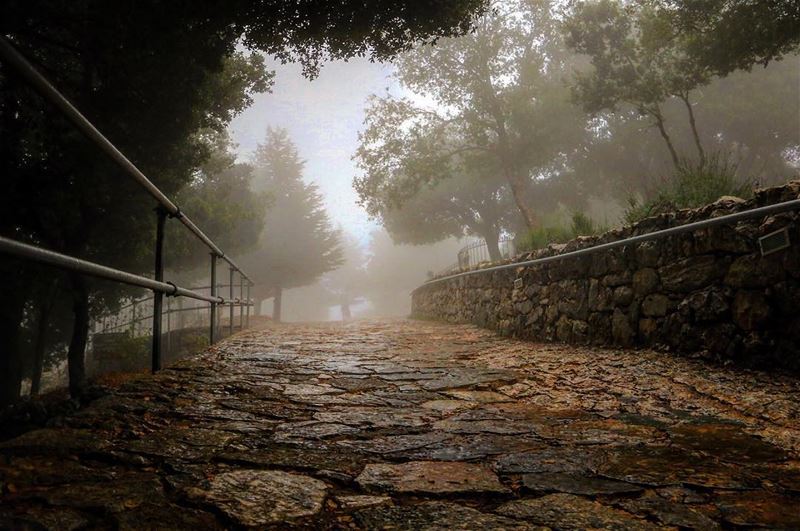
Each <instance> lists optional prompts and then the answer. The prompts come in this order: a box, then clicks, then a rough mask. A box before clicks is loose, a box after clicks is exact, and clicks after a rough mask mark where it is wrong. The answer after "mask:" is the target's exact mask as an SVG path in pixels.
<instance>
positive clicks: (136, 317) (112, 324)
mask: <svg viewBox="0 0 800 531" xmlns="http://www.w3.org/2000/svg"><path fill="white" fill-rule="evenodd" d="M217 287H218V288H221V289H225V288H227V287H229V285H228V284H220V285H218V286H217ZM234 287H235V286H234ZM189 289H190V290H191V291H193V292H195V293H197V292H201V291H206V290H210V289H211V286H194V287H192V288H189ZM154 300H155V298H154V297H153V296H152V295H145V296H143V297H137V298H133V299H131V300H130V302H129V303H127V304H123V305H122V306H120V307H119V308H118V309H117V310H116V311H114V312H110V313H107V314H105V315H101V316H99V317H98V318H97V319H95V321H94V323H93V326H92V329H93V331H92V333H93V334H105V333H112V332H115V331H118V330H125V331H129V332H131V335H133V336H138V335H140V334H139V326H138V324H139V323H141V322H143V321H148V320H151V319H152V318H153V312H152V307H153V302H154ZM228 302H229V304H230V305H231V306H233V308H234V309H235V308H239V329H241V330H243V329H244V328H246V327H248V326H250V308H251V307H253V306H254V304H253V301H252V300H248V299H245V298H244V293H243V292H242V291H241V290H240V293H239V297H235V298H233V299H229V300H228ZM209 309H210V308H209V307H207V306H189V307H184V306H183V304H181V299H178V307H177V308H172V307H171V306H170V299H167V309H166V311H163V312H162V315H163V316H164V317H165V318H166V321H167V331H166V333H165V334H166V335H169V333H170V331H171V330H173V329H172V328H171V326H170V324H171V323H170V316H171V315H173V314H184V313H186V312H195V313H196V314H198V315H199V314H200V313H201V312H203V311H205V310H209ZM216 317H217V325H216V326H217V329H218V330H219V329H220V326H219V317H220V316H219V313H217V316H216ZM234 324H235V320H234V319H232V318H231V319H229V333H233V328H234ZM179 328H180V327H179ZM179 328H178V329H179Z"/></svg>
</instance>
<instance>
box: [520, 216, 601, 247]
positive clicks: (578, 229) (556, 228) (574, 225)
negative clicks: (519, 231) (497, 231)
mask: <svg viewBox="0 0 800 531" xmlns="http://www.w3.org/2000/svg"><path fill="white" fill-rule="evenodd" d="M603 230H605V229H604V228H603V227H600V226H598V225H596V224H595V223H594V221H592V219H591V218H590V217H589V216H587V215H586V214H584V213H583V212H573V213H572V216H571V223H570V225H569V226H564V225H552V226H545V227H539V228H536V229H533V230H531V231H528V232H527V233H526V234H524V235H522V236H519V237H518V238H517V241H516V242H515V243H516V247H517V249H519V250H520V251H532V250H534V249H542V248H544V247H547V246H548V245H549V244H551V243H566V242H568V241H570V240H571V239H573V238H575V237H577V236H590V235H592V234H597V233H598V232H602V231H603Z"/></svg>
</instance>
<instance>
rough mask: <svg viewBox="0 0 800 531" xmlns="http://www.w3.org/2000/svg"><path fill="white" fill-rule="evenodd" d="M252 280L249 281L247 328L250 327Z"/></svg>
mask: <svg viewBox="0 0 800 531" xmlns="http://www.w3.org/2000/svg"><path fill="white" fill-rule="evenodd" d="M251 285H252V284H250V282H248V283H247V328H250V286H251Z"/></svg>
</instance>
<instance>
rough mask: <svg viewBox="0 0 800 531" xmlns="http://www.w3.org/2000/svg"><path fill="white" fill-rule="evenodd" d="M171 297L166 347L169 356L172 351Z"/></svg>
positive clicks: (168, 303) (168, 308)
mask: <svg viewBox="0 0 800 531" xmlns="http://www.w3.org/2000/svg"><path fill="white" fill-rule="evenodd" d="M171 299H172V298H171V297H167V348H166V355H167V357H169V355H170V353H171V352H172V319H171V314H172V304H170V302H171Z"/></svg>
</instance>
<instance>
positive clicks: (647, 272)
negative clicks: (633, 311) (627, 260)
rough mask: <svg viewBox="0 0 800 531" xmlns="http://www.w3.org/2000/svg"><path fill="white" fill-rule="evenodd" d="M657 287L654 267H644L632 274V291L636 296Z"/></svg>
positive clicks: (647, 292)
mask: <svg viewBox="0 0 800 531" xmlns="http://www.w3.org/2000/svg"><path fill="white" fill-rule="evenodd" d="M657 287H658V273H656V270H655V269H652V268H649V267H646V268H644V269H640V270H638V271H636V272H635V273H634V274H633V292H634V293H635V294H636V296H637V297H644V296H645V295H649V294H650V293H653V291H655V289H656V288H657Z"/></svg>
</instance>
